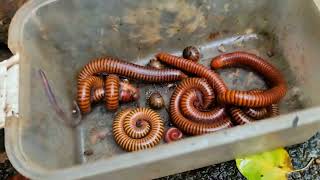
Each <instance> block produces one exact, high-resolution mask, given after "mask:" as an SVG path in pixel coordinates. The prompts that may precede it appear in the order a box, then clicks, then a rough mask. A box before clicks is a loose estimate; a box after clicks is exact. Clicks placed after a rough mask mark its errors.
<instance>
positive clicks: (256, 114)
mask: <svg viewBox="0 0 320 180" xmlns="http://www.w3.org/2000/svg"><path fill="white" fill-rule="evenodd" d="M243 112H244V113H245V114H246V115H248V116H250V117H251V118H253V119H255V120H259V119H263V118H266V117H268V115H269V112H268V111H267V108H244V109H243Z"/></svg>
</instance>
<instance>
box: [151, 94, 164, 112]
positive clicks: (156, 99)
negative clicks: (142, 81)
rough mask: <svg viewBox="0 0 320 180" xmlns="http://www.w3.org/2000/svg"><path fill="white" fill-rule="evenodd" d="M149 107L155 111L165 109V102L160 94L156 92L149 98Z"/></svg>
mask: <svg viewBox="0 0 320 180" xmlns="http://www.w3.org/2000/svg"><path fill="white" fill-rule="evenodd" d="M149 105H150V107H151V108H153V109H161V108H163V107H164V100H163V97H162V96H161V94H160V93H158V92H154V93H152V94H151V96H150V97H149Z"/></svg>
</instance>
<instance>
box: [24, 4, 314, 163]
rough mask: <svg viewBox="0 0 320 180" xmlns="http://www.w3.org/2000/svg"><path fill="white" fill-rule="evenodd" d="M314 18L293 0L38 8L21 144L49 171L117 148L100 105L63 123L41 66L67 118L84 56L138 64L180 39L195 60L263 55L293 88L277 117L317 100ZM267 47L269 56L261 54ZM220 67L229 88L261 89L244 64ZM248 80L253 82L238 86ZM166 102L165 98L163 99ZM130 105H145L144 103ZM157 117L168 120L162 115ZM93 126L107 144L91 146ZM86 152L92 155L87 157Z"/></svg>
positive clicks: (30, 35) (27, 61)
mask: <svg viewBox="0 0 320 180" xmlns="http://www.w3.org/2000/svg"><path fill="white" fill-rule="evenodd" d="M307 19H308V20H309V21H311V22H308V21H307ZM316 19H319V14H318V12H316V9H315V7H314V5H313V3H312V2H310V3H309V2H308V3H303V2H302V1H299V0H295V1H290V3H289V1H281V2H279V1H276V0H274V1H269V0H260V1H255V0H241V1H234V0H223V1H217V0H204V1H191V0H190V1H187V0H181V1H171V0H165V1H156V0H152V1H149V0H143V1H135V0H134V1H132V0H120V1H119V0H110V1H102V0H92V1H86V0H60V1H52V2H50V3H49V4H46V5H43V6H42V7H39V9H38V10H36V11H33V12H32V13H31V15H30V17H28V20H27V21H26V23H25V26H24V28H25V30H24V34H23V35H22V43H24V46H23V47H24V48H23V49H22V50H21V54H22V59H21V60H22V62H21V77H20V81H21V84H22V85H24V86H21V88H20V97H21V98H20V99H21V103H20V104H21V107H20V114H21V116H22V117H23V122H21V126H22V128H21V129H22V137H21V138H22V139H21V147H22V150H23V152H24V154H27V157H28V158H30V159H32V161H33V162H37V163H38V165H39V166H43V167H45V168H48V169H57V168H64V167H70V166H72V165H75V164H80V163H85V162H88V161H89V162H91V161H96V160H97V159H101V158H109V157H112V156H113V155H116V154H121V153H123V151H122V150H120V149H119V147H117V146H116V145H115V143H114V141H113V138H112V133H111V124H112V119H113V116H114V114H113V113H109V112H107V111H106V110H105V109H104V107H103V106H102V105H100V106H97V107H95V108H94V110H93V112H92V113H90V114H89V115H88V116H85V117H84V119H83V121H82V123H81V124H80V125H79V126H78V127H77V128H75V129H72V128H68V127H66V126H64V123H63V122H62V120H61V119H60V118H59V116H58V115H57V114H56V113H55V111H54V110H53V108H52V106H51V105H50V103H49V100H48V97H47V96H46V93H45V90H44V87H43V84H42V81H41V78H40V77H39V73H38V71H39V69H41V70H43V71H44V72H45V73H46V75H47V78H48V80H49V83H50V85H51V87H52V90H53V92H54V94H55V96H56V98H57V101H58V103H59V105H60V106H61V107H62V109H63V110H64V111H65V112H66V113H68V115H70V113H71V109H72V101H73V100H75V99H74V98H75V92H76V83H77V82H76V78H77V74H78V72H79V71H80V70H81V68H82V67H83V66H84V65H85V64H86V63H88V62H89V60H90V59H91V58H94V57H100V56H115V57H119V58H123V59H126V60H128V61H132V62H134V63H137V64H142V65H144V64H146V63H147V61H148V60H149V59H150V57H152V56H153V55H154V54H155V53H156V52H159V51H168V52H171V53H176V54H180V53H181V51H182V49H183V48H184V47H186V46H187V45H196V46H198V47H200V48H201V51H202V54H203V57H202V60H201V63H204V64H208V63H209V60H210V57H213V56H215V55H218V54H219V51H218V47H220V49H221V45H223V48H225V49H226V52H229V51H230V52H231V51H234V50H246V51H249V52H252V53H256V54H258V55H260V56H262V57H265V58H268V59H269V60H270V62H271V63H273V64H275V65H276V66H277V67H278V68H279V69H281V70H282V71H283V73H284V74H285V76H286V77H287V80H288V83H289V86H290V91H289V93H288V96H287V97H286V98H285V100H284V102H283V103H282V104H281V106H282V112H283V113H288V112H290V111H294V110H299V109H303V108H306V107H311V106H315V105H318V104H319V102H320V97H318V96H316V94H317V91H318V90H319V89H320V87H319V86H320V84H318V83H314V82H319V81H318V80H319V76H318V71H317V66H316V65H317V64H318V62H317V61H318V58H317V57H319V55H320V51H317V46H316V44H317V43H316V42H320V41H319V40H320V32H317V31H316V30H317V29H319V26H320V24H319V23H320V22H317V21H316ZM268 51H272V52H273V53H274V56H272V57H268V56H267V52H268ZM237 72H239V73H240V75H241V76H240V77H239V80H238V81H237V82H234V81H232V80H231V79H230V77H228V75H229V74H232V73H233V74H236V73H237ZM219 73H220V74H221V75H222V76H223V78H224V79H225V80H226V82H227V84H228V86H231V87H233V88H236V87H237V88H240V89H241V88H242V89H246V88H253V87H256V86H257V87H264V86H265V85H264V83H263V81H262V80H261V79H260V78H259V77H258V76H256V75H255V74H253V75H252V73H250V72H249V71H246V70H238V69H230V70H226V71H221V72H219ZM249 76H250V77H251V78H253V80H252V81H251V82H250V83H249V85H248V86H241V85H242V84H243V83H245V82H247V81H249V80H248V78H250V77H249ZM139 86H140V88H141V89H142V92H144V93H142V97H141V99H145V97H147V96H148V94H150V92H152V91H160V92H162V93H166V94H170V93H171V92H172V89H169V88H168V84H164V85H161V86H157V87H155V85H153V84H148V85H139ZM165 100H166V103H168V101H169V96H168V97H165ZM22 104H23V105H22ZM130 105H134V106H145V101H144V100H141V101H140V102H138V103H132V104H130ZM124 107H125V106H124ZM160 113H161V115H162V117H163V118H164V119H166V125H169V122H167V120H168V114H167V112H165V110H161V111H160ZM92 130H106V131H108V136H107V138H106V140H103V141H101V142H98V143H97V144H94V145H91V144H90V133H92V132H91V131H92ZM88 149H92V150H93V151H94V155H92V156H88V157H87V156H84V155H83V153H84V151H86V150H88ZM43 157H46V159H45V160H44V159H43Z"/></svg>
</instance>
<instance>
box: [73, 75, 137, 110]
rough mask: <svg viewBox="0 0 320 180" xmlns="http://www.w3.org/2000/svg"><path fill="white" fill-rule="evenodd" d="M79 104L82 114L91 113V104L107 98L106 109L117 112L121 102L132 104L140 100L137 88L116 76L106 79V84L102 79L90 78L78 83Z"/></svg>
mask: <svg viewBox="0 0 320 180" xmlns="http://www.w3.org/2000/svg"><path fill="white" fill-rule="evenodd" d="M77 86H78V87H77V103H78V106H79V108H80V110H81V112H82V113H88V112H90V111H91V103H93V102H98V101H101V100H103V99H104V98H105V103H106V108H107V109H108V110H116V109H117V108H118V106H119V101H121V102H130V101H133V100H136V99H138V98H139V91H138V90H137V88H135V87H134V86H132V85H131V84H129V83H127V82H121V81H120V79H119V77H118V76H116V75H112V74H111V75H109V76H107V77H106V80H105V83H104V82H103V80H102V78H100V77H96V76H90V77H87V78H85V79H82V80H80V81H78V85H77Z"/></svg>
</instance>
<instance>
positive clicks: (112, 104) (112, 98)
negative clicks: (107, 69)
mask: <svg viewBox="0 0 320 180" xmlns="http://www.w3.org/2000/svg"><path fill="white" fill-rule="evenodd" d="M119 86H120V79H119V77H118V76H116V75H113V74H110V75H109V76H107V78H106V83H105V90H106V95H105V96H106V108H107V109H108V110H116V109H118V107H119Z"/></svg>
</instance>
